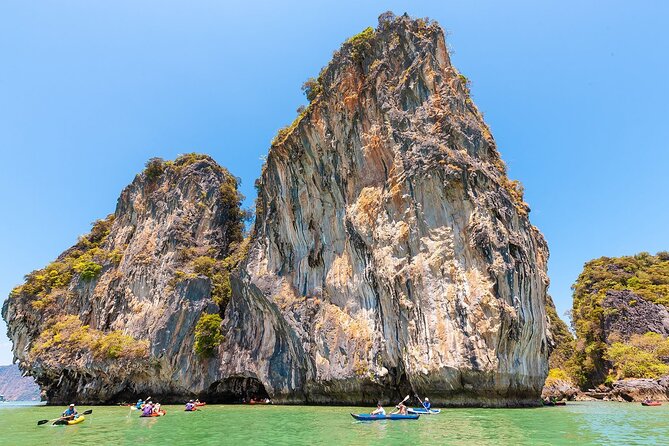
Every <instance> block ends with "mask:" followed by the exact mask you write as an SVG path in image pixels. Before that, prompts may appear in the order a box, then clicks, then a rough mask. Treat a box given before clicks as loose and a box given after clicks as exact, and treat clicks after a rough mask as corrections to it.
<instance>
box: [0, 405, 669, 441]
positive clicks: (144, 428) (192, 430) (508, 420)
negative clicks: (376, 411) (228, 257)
mask: <svg viewBox="0 0 669 446" xmlns="http://www.w3.org/2000/svg"><path fill="white" fill-rule="evenodd" d="M0 407H3V406H0ZM164 407H165V408H166V409H167V416H165V417H159V418H149V419H145V418H139V416H138V415H139V414H138V412H136V411H132V410H130V409H129V408H127V407H94V408H93V414H92V415H90V416H87V417H86V421H85V422H84V423H81V424H79V425H76V426H67V427H57V426H50V425H45V426H39V427H38V426H36V423H37V420H40V419H49V418H53V417H54V416H58V414H59V413H60V411H61V410H62V409H61V408H59V407H43V406H41V407H40V406H38V407H26V406H12V407H10V406H4V407H3V408H5V409H11V410H4V411H3V422H2V423H0V443H1V444H3V445H4V444H8V445H35V444H39V445H50V444H54V445H55V444H59V445H60V444H73V445H77V444H82V445H83V444H85V445H87V446H93V445H94V446H97V445H106V444H128V445H133V446H134V445H138V444H140V445H143V446H148V445H161V446H166V445H172V444H177V445H180V446H183V445H191V444H192V445H198V446H201V445H220V444H239V445H246V444H258V445H265V444H266V445H284V444H290V445H302V444H315V445H321V444H322V445H337V444H342V445H383V446H390V445H405V444H412V445H418V444H432V445H441V444H444V445H456V444H457V445H462V444H471V445H476V446H485V445H543V444H545V445H561V444H597V445H604V444H606V445H609V444H649V445H650V444H669V441H668V440H667V439H669V406H661V407H642V406H641V405H640V404H634V403H602V402H593V403H571V404H570V405H568V406H566V407H546V408H536V409H446V410H444V411H442V413H441V414H439V415H433V416H427V415H423V416H421V418H420V420H417V421H411V420H403V421H374V422H359V421H355V420H354V419H353V418H352V417H351V416H350V415H349V413H350V412H364V411H366V410H367V409H361V408H346V407H304V406H206V407H205V408H204V409H203V410H201V411H197V412H192V413H190V412H184V411H183V408H182V407H180V406H164ZM87 408H88V407H81V408H80V410H85V409H87Z"/></svg>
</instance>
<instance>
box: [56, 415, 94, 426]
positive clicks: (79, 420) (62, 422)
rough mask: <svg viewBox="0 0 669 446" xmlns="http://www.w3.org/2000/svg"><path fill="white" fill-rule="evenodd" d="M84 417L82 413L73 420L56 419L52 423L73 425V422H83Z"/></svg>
mask: <svg viewBox="0 0 669 446" xmlns="http://www.w3.org/2000/svg"><path fill="white" fill-rule="evenodd" d="M85 419H86V417H85V416H83V415H79V416H78V417H77V418H75V419H74V420H67V421H65V420H59V421H60V422H58V421H56V422H55V423H53V424H59V425H61V426H73V425H75V424H79V423H83V422H84V420H85Z"/></svg>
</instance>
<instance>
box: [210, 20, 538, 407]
mask: <svg viewBox="0 0 669 446" xmlns="http://www.w3.org/2000/svg"><path fill="white" fill-rule="evenodd" d="M307 93H308V96H309V97H310V98H311V103H310V105H309V107H308V108H307V109H306V110H305V111H304V112H302V113H301V115H300V116H299V117H298V118H297V119H296V121H295V122H294V123H293V124H292V125H291V126H290V127H288V128H286V129H283V130H282V131H280V132H279V135H278V136H277V138H276V139H275V141H274V142H273V145H272V148H271V150H270V152H269V155H268V158H267V162H266V165H265V166H264V168H263V172H262V176H261V178H260V180H259V182H258V189H259V200H258V208H257V220H256V226H255V237H254V240H253V243H252V246H251V250H250V254H249V257H248V260H247V262H246V263H245V267H244V270H243V272H242V274H241V276H240V277H239V278H238V280H235V283H234V286H235V289H236V290H237V291H238V296H237V297H235V298H233V301H232V302H231V305H230V307H229V308H228V313H227V327H228V330H229V334H228V336H227V342H228V346H227V348H226V349H224V350H223V351H222V355H223V357H224V360H223V361H222V365H221V370H222V373H223V374H232V375H235V374H238V375H244V376H254V377H257V378H258V379H260V381H262V382H263V383H264V384H265V386H266V387H267V389H268V391H270V394H272V395H274V397H275V398H278V399H282V400H284V401H309V402H336V403H347V402H363V401H364V402H371V401H374V400H375V399H376V398H378V397H379V395H382V396H386V397H391V396H392V397H395V396H397V395H399V394H400V393H404V392H406V391H407V390H409V389H411V390H413V391H416V392H417V393H419V394H421V395H425V394H428V395H430V397H431V398H433V399H435V400H436V401H438V402H440V403H448V404H455V405H457V404H463V405H464V404H473V405H476V404H484V405H519V404H532V403H533V402H534V400H535V398H537V397H538V395H539V393H540V391H541V388H542V385H543V382H544V379H545V377H546V373H547V355H548V345H547V338H546V336H547V318H546V312H545V302H546V288H547V284H548V280H547V276H546V261H547V257H548V250H547V246H546V243H545V241H544V239H543V237H542V235H541V234H540V233H539V231H538V230H537V229H536V228H535V227H533V226H532V225H531V224H530V222H529V220H528V211H529V209H528V207H527V205H526V204H525V203H523V201H522V190H521V188H520V187H519V185H518V184H517V183H515V182H512V181H510V180H509V179H508V178H507V176H506V173H505V168H504V164H503V162H502V161H501V160H500V156H499V154H498V152H497V150H496V147H495V142H494V140H493V138H492V136H491V134H490V132H489V130H488V128H487V126H486V125H485V123H484V122H483V118H482V116H481V114H480V113H479V112H478V110H477V109H476V107H475V106H474V105H473V103H472V101H471V99H470V96H469V92H468V86H467V80H466V78H465V77H464V76H462V75H460V74H459V73H458V72H457V71H456V70H455V68H454V67H453V66H452V65H451V62H450V59H449V55H448V51H447V48H446V44H445V41H444V35H443V32H442V30H441V28H440V27H439V26H438V25H437V24H435V23H429V22H426V21H424V20H411V19H409V18H408V17H406V16H405V17H399V18H395V17H392V16H389V15H384V16H382V17H381V19H380V23H379V27H378V28H377V29H376V30H373V29H371V28H370V29H367V30H365V31H364V32H363V33H361V34H360V35H358V36H355V37H353V38H351V39H349V41H347V42H346V43H345V44H344V45H343V47H342V48H341V50H340V51H339V52H337V53H336V54H335V57H334V59H333V61H332V62H331V63H330V64H329V65H328V67H326V68H325V69H324V70H323V71H322V72H321V74H320V76H319V78H318V80H313V81H311V82H310V83H309V84H308V85H307ZM241 325H244V326H245V327H252V329H251V330H250V332H244V331H242V332H240V331H235V330H237V328H235V327H239V326H241ZM226 350H227V351H228V352H234V353H227V354H226V353H225V351H226Z"/></svg>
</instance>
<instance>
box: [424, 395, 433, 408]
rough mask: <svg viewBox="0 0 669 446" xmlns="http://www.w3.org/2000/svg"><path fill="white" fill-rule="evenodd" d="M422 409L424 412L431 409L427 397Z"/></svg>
mask: <svg viewBox="0 0 669 446" xmlns="http://www.w3.org/2000/svg"><path fill="white" fill-rule="evenodd" d="M423 407H424V408H425V410H430V408H431V407H432V404H431V403H430V399H429V398H428V397H425V401H424V402H423Z"/></svg>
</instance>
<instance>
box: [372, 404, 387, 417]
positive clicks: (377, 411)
mask: <svg viewBox="0 0 669 446" xmlns="http://www.w3.org/2000/svg"><path fill="white" fill-rule="evenodd" d="M385 414H386V409H384V408H383V406H381V401H379V402H378V403H376V409H374V410H373V411H372V413H371V414H370V415H385Z"/></svg>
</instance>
